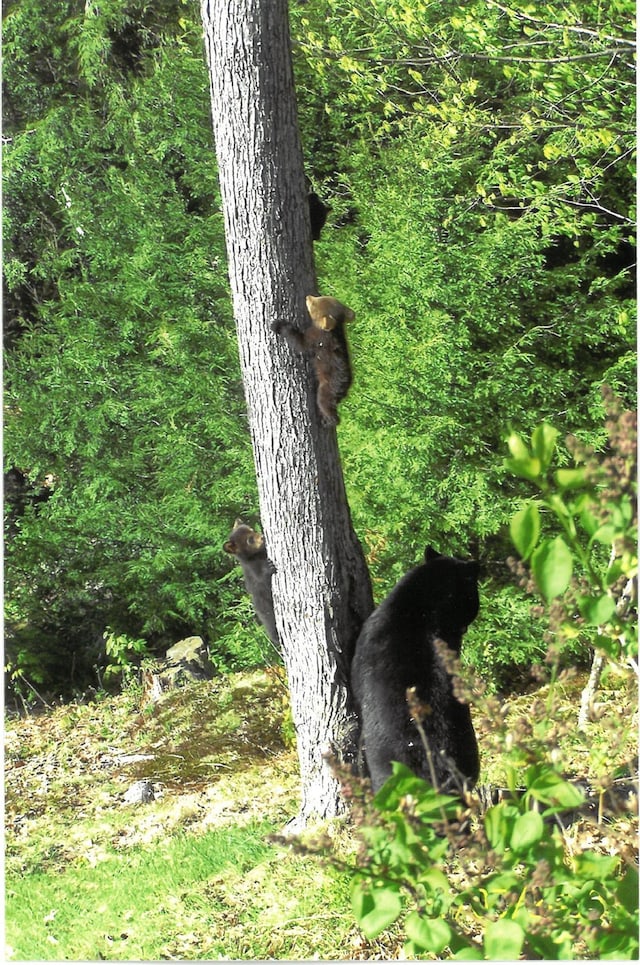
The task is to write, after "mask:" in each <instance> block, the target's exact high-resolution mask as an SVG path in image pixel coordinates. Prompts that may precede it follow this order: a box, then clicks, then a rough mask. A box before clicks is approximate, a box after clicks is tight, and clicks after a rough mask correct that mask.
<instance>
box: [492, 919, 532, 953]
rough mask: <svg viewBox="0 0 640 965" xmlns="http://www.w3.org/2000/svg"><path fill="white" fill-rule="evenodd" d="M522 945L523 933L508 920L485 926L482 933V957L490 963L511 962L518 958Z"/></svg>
mask: <svg viewBox="0 0 640 965" xmlns="http://www.w3.org/2000/svg"><path fill="white" fill-rule="evenodd" d="M523 945H524V931H523V930H522V927H521V926H520V925H519V924H518V923H517V922H516V921H511V920H510V919H508V918H500V919H498V921H494V922H491V923H490V924H489V925H487V927H486V930H485V933H484V955H485V958H486V959H488V960H489V961H490V962H511V961H517V959H518V958H520V952H521V951H522V946H523Z"/></svg>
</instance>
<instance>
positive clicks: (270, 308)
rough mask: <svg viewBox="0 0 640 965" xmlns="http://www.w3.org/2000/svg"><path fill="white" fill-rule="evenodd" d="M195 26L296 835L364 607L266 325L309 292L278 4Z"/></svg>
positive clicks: (320, 774)
mask: <svg viewBox="0 0 640 965" xmlns="http://www.w3.org/2000/svg"><path fill="white" fill-rule="evenodd" d="M202 20H203V24H204V30H205V45H206V50H207V57H208V63H209V72H210V81H211V103H212V117H213V129H214V137H215V143H216V155H217V159H218V168H219V177H220V186H221V191H222V199H223V208H224V215H225V230H226V238H227V253H228V260H229V277H230V282H231V291H232V296H233V304H234V315H235V320H236V326H237V331H238V343H239V348H240V361H241V368H242V376H243V381H244V389H245V396H246V401H247V410H248V417H249V426H250V431H251V436H252V442H253V452H254V459H255V466H256V474H257V483H258V494H259V499H260V514H261V522H262V528H263V531H264V534H265V539H266V543H267V547H268V552H269V556H270V558H271V559H272V560H273V562H274V563H275V566H276V570H277V572H276V574H275V576H274V578H273V596H274V609H275V616H276V623H277V626H278V631H279V634H280V638H281V641H282V646H283V657H284V661H285V666H286V669H287V673H288V678H289V687H290V694H291V706H292V713H293V720H294V723H295V727H296V732H297V740H298V754H299V759H300V772H301V785H302V801H301V810H300V814H299V817H298V821H297V825H298V826H303V825H304V824H305V823H306V821H307V820H308V819H309V818H310V817H312V816H315V817H331V816H334V815H336V814H339V813H341V811H342V810H343V805H342V802H341V800H340V795H339V788H338V785H337V783H336V781H335V780H334V778H333V777H332V775H331V773H330V772H329V769H328V768H327V766H326V764H325V762H324V761H323V759H322V752H323V751H325V750H328V749H333V750H336V751H338V753H339V755H340V756H341V757H342V758H343V759H346V760H350V759H352V758H353V756H354V751H355V741H356V739H357V733H356V730H357V728H356V725H355V719H354V716H353V714H352V711H351V705H350V695H349V690H348V686H347V681H348V666H349V663H350V659H351V652H352V649H353V646H354V644H355V639H356V637H357V633H358V631H359V629H360V626H361V625H362V622H363V621H364V619H365V618H366V617H367V616H368V614H369V613H370V611H371V609H372V606H373V602H372V595H371V585H370V580H369V574H368V570H367V567H366V563H365V560H364V556H363V553H362V548H361V546H360V543H359V541H358V539H357V537H356V536H355V533H354V532H353V527H352V525H351V518H350V514H349V507H348V504H347V500H346V495H345V489H344V482H343V478H342V470H341V465H340V457H339V451H338V445H337V438H336V433H335V430H334V429H327V428H324V427H323V426H322V425H321V423H320V419H319V415H318V412H317V410H316V403H315V387H314V378H313V374H312V372H311V371H310V368H309V365H308V363H307V362H306V361H305V360H304V359H302V358H301V357H299V356H297V355H294V354H293V353H292V351H291V349H290V348H289V347H288V345H287V344H286V342H285V341H284V340H283V339H278V338H277V337H276V336H275V335H274V334H273V333H272V331H271V327H270V326H271V324H272V323H273V322H274V321H275V320H276V319H278V318H284V319H287V320H292V321H294V322H295V323H296V324H297V326H298V327H300V328H304V327H306V325H307V324H308V323H309V320H308V316H307V313H306V306H305V298H306V296H307V295H309V294H317V293H318V292H317V284H316V278H315V269H314V264H313V249H312V242H311V229H310V223H309V213H308V205H307V198H306V188H305V181H304V171H303V161H302V151H301V147H300V140H299V133H298V123H297V114H296V103H295V94H294V86H293V73H292V66H291V53H290V40H289V24H288V12H287V2H286V0H236V2H234V3H233V4H230V3H229V2H228V0H204V2H203V4H202ZM322 294H331V295H335V296H336V297H338V298H339V297H340V292H334V291H323V292H322ZM356 308H357V306H356ZM354 324H356V325H357V324H358V322H357V320H356V322H355V323H354Z"/></svg>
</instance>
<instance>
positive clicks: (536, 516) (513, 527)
mask: <svg viewBox="0 0 640 965" xmlns="http://www.w3.org/2000/svg"><path fill="white" fill-rule="evenodd" d="M509 532H510V534H511V539H512V542H513V545H514V546H515V548H516V549H517V551H518V553H520V556H521V557H522V559H523V560H526V559H528V558H529V556H530V555H531V553H532V552H533V550H534V549H535V547H536V544H537V542H538V540H539V538H540V511H539V509H538V507H537V505H536V504H535V503H528V504H527V505H526V506H523V507H522V509H520V510H519V511H518V512H517V513H516V514H515V516H514V517H513V518H512V520H511V522H510V524H509Z"/></svg>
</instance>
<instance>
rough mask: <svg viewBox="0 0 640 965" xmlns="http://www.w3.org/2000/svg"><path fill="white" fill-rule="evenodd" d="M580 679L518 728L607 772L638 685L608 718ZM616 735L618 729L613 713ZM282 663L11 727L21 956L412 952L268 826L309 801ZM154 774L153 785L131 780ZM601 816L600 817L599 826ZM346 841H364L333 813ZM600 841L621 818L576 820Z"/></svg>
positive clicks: (613, 704)
mask: <svg viewBox="0 0 640 965" xmlns="http://www.w3.org/2000/svg"><path fill="white" fill-rule="evenodd" d="M583 683H584V680H583V679H582V678H573V679H568V680H566V681H565V682H563V683H562V685H561V686H560V688H558V689H557V690H556V694H555V696H554V697H553V701H554V702H553V703H552V701H551V696H550V694H549V691H548V689H547V688H543V689H542V690H540V691H538V692H537V693H536V694H531V695H525V696H521V697H518V698H517V699H515V700H514V701H513V702H512V703H511V704H510V705H508V706H507V708H506V709H505V710H506V712H507V715H508V717H507V719H513V721H514V724H513V726H514V731H515V732H517V730H518V728H519V727H521V724H520V723H518V722H521V721H522V720H528V721H529V722H530V724H531V728H532V734H533V736H534V737H535V734H534V733H533V732H534V731H535V723H536V718H537V716H539V715H540V714H541V713H545V712H546V713H547V714H548V713H553V714H554V716H555V717H557V719H558V721H559V723H560V724H562V721H563V720H564V721H566V723H567V724H568V725H569V726H568V727H566V728H563V727H561V728H560V730H561V731H564V732H565V733H564V734H563V736H562V737H561V740H562V754H563V756H564V758H565V759H566V761H567V764H568V767H569V769H571V770H572V771H573V772H574V773H576V774H580V775H583V776H586V777H590V778H591V779H592V780H596V779H597V778H598V773H599V772H602V771H603V769H605V768H610V767H615V766H616V765H617V764H622V763H623V762H624V761H625V760H632V759H633V758H634V757H635V740H636V737H635V735H636V729H635V724H634V722H633V713H632V707H633V705H634V697H633V693H632V690H631V688H630V685H629V682H628V680H627V679H626V678H623V677H619V676H617V675H616V674H614V673H610V674H609V676H608V677H607V678H606V679H605V681H604V684H603V688H602V691H601V693H600V695H599V697H600V704H601V708H602V712H603V716H602V719H601V720H600V721H599V722H598V723H596V724H594V725H592V729H591V731H590V733H589V735H588V738H587V739H585V738H584V737H581V736H580V735H578V734H577V733H576V731H575V728H574V727H572V726H571V722H572V721H573V720H575V715H576V712H577V704H578V699H579V693H580V689H581V687H582V684H583ZM613 723H615V724H616V731H617V733H616V736H615V739H613V737H612V735H613V730H614V728H613V726H612V724H613ZM477 727H478V734H479V740H480V743H481V746H482V747H483V749H484V754H483V777H484V779H485V780H491V781H495V782H496V783H500V776H501V775H500V760H499V749H498V745H497V742H496V741H495V740H494V736H493V731H494V727H493V725H492V722H491V720H489V719H488V718H487V717H486V716H483V715H480V714H479V715H478V716H477ZM290 729H291V725H290V722H289V716H288V704H287V698H286V689H285V686H284V683H283V681H282V680H281V678H280V677H279V676H278V674H277V673H276V672H258V673H254V674H252V675H250V676H248V675H233V676H229V677H226V678H219V679H217V680H214V681H211V682H204V683H199V684H193V685H191V686H189V687H187V688H185V689H183V690H177V691H173V692H171V693H169V694H166V695H165V696H164V697H163V698H162V699H161V700H160V701H159V702H158V703H155V704H154V703H152V702H151V701H150V700H149V699H148V697H147V696H146V695H145V693H144V692H143V690H142V689H141V688H139V687H133V688H130V689H129V690H127V691H126V692H125V693H123V694H121V695H119V696H116V697H105V698H103V699H96V700H95V701H93V702H91V703H87V704H72V705H65V706H61V707H57V708H55V709H53V710H51V711H47V712H46V713H42V714H40V715H38V716H32V717H28V718H12V719H10V720H8V722H7V727H6V755H5V761H6V769H7V774H6V820H7V832H6V932H7V943H8V946H9V947H8V952H7V957H8V958H12V959H15V960H25V959H27V960H33V959H50V960H56V959H58V960H59V959H71V960H78V959H98V958H102V959H108V960H127V959H142V960H150V959H151V960H153V959H162V958H182V959H187V960H193V959H207V958H208V959H219V958H231V959H267V958H275V959H309V958H321V959H367V958H385V959H391V958H397V957H398V956H399V955H400V952H401V938H400V936H399V935H395V934H394V932H393V931H392V932H389V933H386V934H385V935H384V936H383V937H382V938H380V939H377V940H376V941H375V942H368V941H366V940H365V939H364V938H363V937H362V935H361V934H360V932H359V930H358V929H357V927H356V926H355V924H354V919H353V915H352V912H351V907H350V899H349V884H350V876H349V874H348V873H347V872H340V871H337V870H336V869H335V868H331V867H329V866H327V865H326V864H323V863H322V862H321V861H320V860H319V859H318V858H316V857H312V856H309V855H303V854H297V853H295V852H293V851H290V850H283V849H281V848H279V847H277V846H275V845H273V844H271V843H269V841H268V840H267V836H268V835H269V834H270V833H274V832H279V831H281V830H282V828H283V826H284V825H285V824H286V822H287V821H288V820H289V819H290V818H291V817H293V816H294V814H295V813H296V808H297V785H298V777H297V758H296V754H295V750H294V749H293V747H292V741H291V733H290ZM140 779H148V780H150V781H152V782H153V785H154V789H155V792H156V798H155V799H154V800H152V801H149V802H147V803H143V804H138V805H133V804H127V803H126V802H125V801H124V796H125V793H126V791H127V790H128V789H129V788H130V787H131V785H132V784H133V783H134V782H135V781H137V780H140ZM585 829H586V830H585ZM328 830H329V833H330V835H331V836H332V837H333V839H334V842H335V847H336V849H337V851H338V853H339V854H340V855H342V856H343V857H345V858H349V857H351V856H352V854H353V851H354V849H355V842H353V841H352V840H351V837H350V832H349V830H348V829H347V828H345V827H343V826H334V827H332V828H329V829H328ZM582 833H588V834H589V835H590V836H591V842H592V845H593V842H596V844H597V845H601V846H602V847H603V848H605V849H606V848H607V847H610V846H611V838H610V837H609V843H607V835H608V834H609V835H610V833H611V828H610V827H609V828H607V827H606V826H600V828H596V827H595V826H593V825H590V826H589V827H588V828H586V826H585V827H580V828H577V827H575V826H574V828H573V829H572V834H575V835H576V841H578V839H579V835H580V834H582Z"/></svg>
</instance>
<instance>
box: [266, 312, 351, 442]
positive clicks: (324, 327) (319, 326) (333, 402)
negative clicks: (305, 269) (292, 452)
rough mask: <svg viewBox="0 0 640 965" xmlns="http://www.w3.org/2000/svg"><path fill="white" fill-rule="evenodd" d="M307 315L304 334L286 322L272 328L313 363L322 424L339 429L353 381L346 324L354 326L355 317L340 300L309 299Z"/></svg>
mask: <svg viewBox="0 0 640 965" xmlns="http://www.w3.org/2000/svg"><path fill="white" fill-rule="evenodd" d="M307 311H308V312H309V315H310V316H311V325H310V326H309V328H306V329H305V330H304V332H299V331H298V329H297V328H294V327H293V325H292V324H291V323H290V322H285V321H284V320H283V319H279V320H278V321H276V322H274V323H273V325H272V326H271V328H272V330H273V331H274V332H275V333H276V335H284V336H285V338H286V339H287V341H288V343H289V345H290V346H291V347H292V348H293V349H294V350H295V351H296V352H302V353H303V354H304V355H307V356H309V357H310V358H311V359H312V361H313V367H314V370H315V374H316V381H317V383H318V392H317V396H316V401H317V405H318V409H319V410H320V415H321V416H322V421H323V423H324V424H325V425H326V426H336V425H337V424H338V422H339V421H340V419H339V416H338V409H337V406H338V402H340V401H341V400H342V399H344V397H345V396H346V394H347V392H348V391H349V389H350V387H351V382H352V381H353V376H352V373H351V361H350V359H349V347H348V345H347V337H346V335H345V332H344V323H345V322H352V321H353V320H354V318H355V317H356V314H355V312H354V311H353V310H352V309H351V308H347V306H346V305H343V304H342V302H339V301H338V300H337V298H329V297H328V296H316V295H308V296H307Z"/></svg>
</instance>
